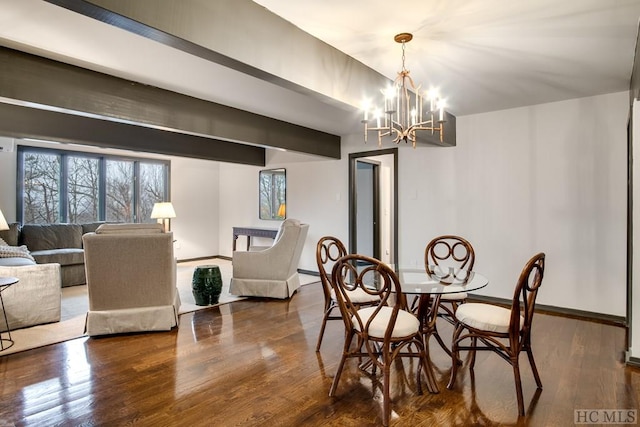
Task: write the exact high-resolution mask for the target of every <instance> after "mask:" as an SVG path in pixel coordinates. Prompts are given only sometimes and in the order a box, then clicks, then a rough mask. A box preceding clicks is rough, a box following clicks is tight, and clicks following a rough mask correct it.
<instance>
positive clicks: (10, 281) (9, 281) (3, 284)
mask: <svg viewBox="0 0 640 427" xmlns="http://www.w3.org/2000/svg"><path fill="white" fill-rule="evenodd" d="M16 283H18V278H17V277H0V305H2V315H3V316H4V324H5V326H6V327H7V330H6V331H5V332H0V351H4V350H6V349H8V348H9V347H11V346H12V345H13V339H12V338H11V329H10V328H9V321H8V320H7V312H6V311H5V309H4V300H3V299H2V292H4V290H5V289H7V288H8V287H9V286H11V285H15V284H16ZM3 334H6V335H7V337H8V338H4V337H3V336H2V335H3ZM5 343H6V344H5Z"/></svg>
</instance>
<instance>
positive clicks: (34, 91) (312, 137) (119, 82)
mask: <svg viewBox="0 0 640 427" xmlns="http://www.w3.org/2000/svg"><path fill="white" fill-rule="evenodd" d="M0 97H4V98H9V99H12V100H17V101H20V102H22V103H30V104H33V105H34V107H37V106H48V107H55V108H57V109H60V110H63V111H68V112H82V113H89V114H91V115H94V116H97V117H104V118H108V119H114V120H120V121H125V122H127V123H132V124H140V125H142V126H148V127H156V128H161V129H167V130H168V131H170V132H172V133H178V134H189V135H200V136H204V137H209V138H211V140H212V141H213V140H222V141H232V142H239V143H241V144H242V143H246V144H249V145H258V146H262V147H274V148H281V149H285V150H291V151H296V152H301V153H306V154H313V155H319V156H324V157H330V158H336V159H339V158H340V137H339V136H336V135H331V134H328V133H325V132H320V131H317V130H313V129H310V128H306V127H303V126H298V125H294V124H291V123H287V122H284V121H281V120H276V119H271V118H269V117H265V116H261V115H258V114H253V113H250V112H247V111H243V110H239V109H236V108H231V107H227V106H224V105H220V104H216V103H213V102H208V101H204V100H201V99H198V98H194V97H190V96H187V95H183V94H179V93H176V92H171V91H168V90H164V89H160V88H157V87H153V86H147V85H143V84H140V83H136V82H133V81H129V80H125V79H121V78H118V77H114V76H110V75H107V74H103V73H98V72H95V71H90V70H87V69H84V68H80V67H76V66H73V65H69V64H64V63H61V62H57V61H53V60H50V59H46V58H42V57H39V56H35V55H31V54H27V53H24V52H20V51H17V50H13V49H9V48H6V47H0ZM173 138H174V137H173V136H172V139H173ZM203 139H204V140H206V139H207V138H203ZM241 144H237V145H241ZM185 155H186V156H188V153H185Z"/></svg>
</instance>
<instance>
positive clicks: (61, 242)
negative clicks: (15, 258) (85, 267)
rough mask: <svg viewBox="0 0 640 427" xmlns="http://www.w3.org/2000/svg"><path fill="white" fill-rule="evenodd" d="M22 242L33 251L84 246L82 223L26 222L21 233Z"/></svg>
mask: <svg viewBox="0 0 640 427" xmlns="http://www.w3.org/2000/svg"><path fill="white" fill-rule="evenodd" d="M20 240H21V242H20V244H21V245H27V247H28V248H29V250H30V251H31V252H32V253H33V252H35V251H43V250H49V249H60V248H78V249H80V248H82V226H81V225H80V224H25V225H23V226H22V230H21V233H20Z"/></svg>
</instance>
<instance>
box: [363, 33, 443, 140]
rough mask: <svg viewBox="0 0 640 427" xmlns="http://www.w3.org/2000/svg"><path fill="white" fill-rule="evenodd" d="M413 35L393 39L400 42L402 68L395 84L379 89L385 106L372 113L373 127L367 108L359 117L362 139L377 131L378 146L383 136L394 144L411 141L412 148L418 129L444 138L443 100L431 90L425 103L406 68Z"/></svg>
mask: <svg viewBox="0 0 640 427" xmlns="http://www.w3.org/2000/svg"><path fill="white" fill-rule="evenodd" d="M412 38H413V35H411V34H410V33H400V34H398V35H396V36H395V37H394V40H395V41H396V42H398V43H401V44H402V69H401V71H399V72H398V76H397V77H396V79H395V81H394V85H393V86H392V87H390V88H388V89H387V90H382V91H381V92H382V93H383V95H384V107H383V109H382V110H380V109H378V110H377V111H376V112H375V116H376V117H375V119H373V120H375V126H369V123H370V119H369V113H370V112H369V108H368V107H365V109H364V119H363V120H362V122H363V123H364V141H365V142H367V134H368V132H369V131H374V132H377V133H378V145H379V146H382V139H383V138H386V137H391V141H392V142H393V143H395V144H399V143H400V141H404V142H405V143H408V142H409V141H411V143H412V145H413V148H415V147H416V142H417V132H422V131H428V132H431V135H433V134H435V133H438V134H439V135H440V142H443V141H444V125H443V124H444V122H445V120H444V118H445V114H444V100H442V99H441V98H440V97H439V96H436V95H434V94H433V93H431V95H430V96H429V102H428V103H426V102H425V97H424V95H423V94H421V93H420V85H418V86H416V85H415V83H414V81H413V79H412V78H411V76H410V75H409V70H407V69H406V68H405V43H407V42H409V41H411V39H412ZM412 105H413V107H412ZM436 114H437V115H438V118H437V120H436ZM383 117H384V124H383V121H382V119H383ZM436 123H438V126H436ZM394 135H395V136H394Z"/></svg>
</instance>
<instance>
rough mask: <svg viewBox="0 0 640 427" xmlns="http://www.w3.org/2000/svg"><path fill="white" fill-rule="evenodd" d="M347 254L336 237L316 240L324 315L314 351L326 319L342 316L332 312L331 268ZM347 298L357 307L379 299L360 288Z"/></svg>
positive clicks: (318, 349) (318, 348)
mask: <svg viewBox="0 0 640 427" xmlns="http://www.w3.org/2000/svg"><path fill="white" fill-rule="evenodd" d="M346 254H347V249H346V247H345V246H344V244H343V243H342V242H341V241H340V240H339V239H338V238H336V237H332V236H324V237H322V238H320V240H318V244H317V246H316V262H317V264H318V272H319V273H320V282H321V283H322V292H323V295H324V315H323V317H322V325H321V326H320V334H319V335H318V342H317V344H316V351H320V346H321V345H322V338H323V336H324V330H325V328H326V326H327V321H328V320H340V319H342V317H341V316H340V315H338V314H333V311H334V309H336V308H338V313H339V312H340V309H339V307H338V301H337V300H336V296H335V292H334V290H333V288H332V287H331V268H332V267H333V265H334V264H335V262H336V261H337V260H338V259H340V258H341V257H343V256H345V255H346ZM349 299H350V300H351V302H352V303H353V304H355V305H356V306H357V307H358V308H362V307H366V306H371V305H376V304H377V303H378V301H380V297H378V296H377V295H370V294H368V293H366V292H363V291H362V290H361V289H354V291H352V292H350V293H349Z"/></svg>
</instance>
